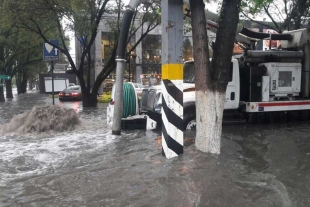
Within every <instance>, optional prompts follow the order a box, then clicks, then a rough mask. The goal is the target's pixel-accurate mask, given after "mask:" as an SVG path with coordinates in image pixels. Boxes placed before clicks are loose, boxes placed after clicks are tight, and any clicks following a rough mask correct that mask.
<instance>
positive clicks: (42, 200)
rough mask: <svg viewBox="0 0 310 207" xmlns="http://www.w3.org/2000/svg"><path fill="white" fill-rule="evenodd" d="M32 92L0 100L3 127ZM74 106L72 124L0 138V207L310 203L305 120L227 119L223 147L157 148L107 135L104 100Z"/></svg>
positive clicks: (141, 139)
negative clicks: (167, 154)
mask: <svg viewBox="0 0 310 207" xmlns="http://www.w3.org/2000/svg"><path fill="white" fill-rule="evenodd" d="M51 103H52V100H51V98H48V96H46V95H42V94H38V93H36V92H33V93H28V94H24V95H19V96H16V97H15V98H14V99H13V100H10V101H7V102H5V103H0V125H1V124H4V123H7V122H9V121H10V119H11V118H12V117H13V116H14V115H16V114H19V113H23V112H24V111H25V110H29V109H31V108H32V107H33V106H35V105H48V104H51ZM56 104H59V105H61V106H65V107H70V108H74V109H75V110H76V111H77V112H78V114H79V116H80V119H81V125H80V126H79V127H78V128H76V129H75V130H74V131H69V132H62V133H56V132H48V133H41V134H38V133H37V134H2V135H0V206H1V207H9V206H10V207H11V206H77V207H81V206H91V207H95V206H178V207H179V206H185V207H187V206H210V207H217V206H218V207H225V206H227V207H234V206H236V207H243V206H244V207H256V206H257V207H261V206H268V207H269V206H274V207H277V206H279V207H289V206H294V207H295V206H298V207H308V206H310V127H309V126H310V123H309V122H307V123H305V122H304V123H285V124H271V125H257V126H253V125H252V126H248V127H247V128H246V129H245V126H244V125H235V126H224V128H223V136H222V153H221V154H220V155H218V156H215V155H210V154H204V153H201V152H200V151H198V150H196V148H195V145H194V137H195V133H194V132H189V133H186V135H185V137H186V142H185V149H184V154H183V155H182V156H180V157H179V158H175V159H170V160H167V159H166V158H164V157H163V156H162V155H161V140H160V132H157V131H144V130H134V131H126V132H124V133H123V134H122V136H113V135H111V130H110V129H109V127H108V126H107V125H106V104H99V105H98V107H97V108H92V109H83V107H82V106H81V102H68V103H59V102H58V100H57V101H56Z"/></svg>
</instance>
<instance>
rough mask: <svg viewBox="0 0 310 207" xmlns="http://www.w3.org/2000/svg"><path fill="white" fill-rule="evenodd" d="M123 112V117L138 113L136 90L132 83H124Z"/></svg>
mask: <svg viewBox="0 0 310 207" xmlns="http://www.w3.org/2000/svg"><path fill="white" fill-rule="evenodd" d="M123 90H124V94H123V112H122V118H126V117H128V116H134V115H136V104H137V103H136V91H135V89H134V86H133V85H132V84H130V83H124V86H123Z"/></svg>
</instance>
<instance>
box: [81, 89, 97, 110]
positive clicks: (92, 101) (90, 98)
mask: <svg viewBox="0 0 310 207" xmlns="http://www.w3.org/2000/svg"><path fill="white" fill-rule="evenodd" d="M82 103H83V107H95V106H97V94H92V93H86V92H85V93H83V101H82Z"/></svg>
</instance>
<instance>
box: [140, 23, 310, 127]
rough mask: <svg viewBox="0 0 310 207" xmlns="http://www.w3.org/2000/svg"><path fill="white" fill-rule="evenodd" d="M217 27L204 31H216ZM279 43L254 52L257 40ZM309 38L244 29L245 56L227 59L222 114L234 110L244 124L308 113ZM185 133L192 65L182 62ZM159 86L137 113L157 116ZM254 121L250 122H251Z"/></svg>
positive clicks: (191, 102) (191, 114) (190, 123)
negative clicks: (228, 65)
mask: <svg viewBox="0 0 310 207" xmlns="http://www.w3.org/2000/svg"><path fill="white" fill-rule="evenodd" d="M216 28H217V25H216V23H212V22H210V21H209V22H208V26H207V29H208V30H209V31H210V30H211V31H214V32H216ZM266 38H267V39H269V40H270V41H271V40H278V41H279V42H280V47H279V48H277V49H270V50H266V51H259V50H254V48H255V43H256V42H257V41H258V40H260V39H266ZM309 41H310V37H309V34H308V32H307V30H306V29H300V30H294V31H287V32H285V33H283V34H268V33H260V32H253V31H251V30H248V29H246V28H243V29H242V30H241V31H240V33H238V34H237V36H236V42H238V43H239V44H240V45H241V47H243V49H244V53H243V54H241V55H236V56H234V57H233V58H232V61H231V67H230V69H229V70H230V73H229V74H230V75H229V82H228V84H227V88H226V97H225V104H224V112H225V111H229V110H235V111H238V113H239V114H242V115H243V116H244V117H245V119H246V120H248V121H250V118H252V117H257V116H260V115H263V116H264V117H266V116H267V115H268V116H270V115H275V114H276V115H277V116H279V115H281V114H284V115H286V116H287V117H288V116H290V115H292V114H293V113H295V112H298V113H299V114H300V113H302V114H303V115H308V116H309V115H310V113H309V112H310V97H309V95H310V94H309V91H310V43H309ZM183 69H184V83H183V109H184V112H183V121H184V129H185V130H188V129H193V128H195V126H196V121H195V120H196V109H195V104H196V101H195V72H194V71H195V67H194V62H193V61H190V62H185V63H184V68H183ZM161 104H162V100H161V87H160V86H157V87H153V88H150V89H145V90H144V91H143V93H142V101H141V111H142V112H143V113H146V114H148V116H150V117H151V118H153V119H155V120H156V117H160V116H161ZM255 120H256V119H255V118H253V121H255Z"/></svg>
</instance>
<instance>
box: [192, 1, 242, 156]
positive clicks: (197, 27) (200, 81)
mask: <svg viewBox="0 0 310 207" xmlns="http://www.w3.org/2000/svg"><path fill="white" fill-rule="evenodd" d="M240 2H241V0H223V3H222V8H221V11H220V18H219V28H218V31H217V33H216V41H215V44H214V48H213V60H212V62H210V60H209V48H208V36H207V30H206V18H205V9H204V8H205V5H204V3H203V0H190V8H191V24H192V33H193V48H194V59H195V62H194V65H195V68H196V72H195V78H196V122H197V134H196V142H195V144H196V147H197V148H198V149H199V150H201V151H203V152H210V153H216V154H219V153H220V145H221V134H222V119H223V110H224V101H225V93H226V86H227V83H228V71H229V68H230V64H231V57H232V52H233V47H234V38H235V35H232V34H236V30H237V25H238V22H239V10H240Z"/></svg>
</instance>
